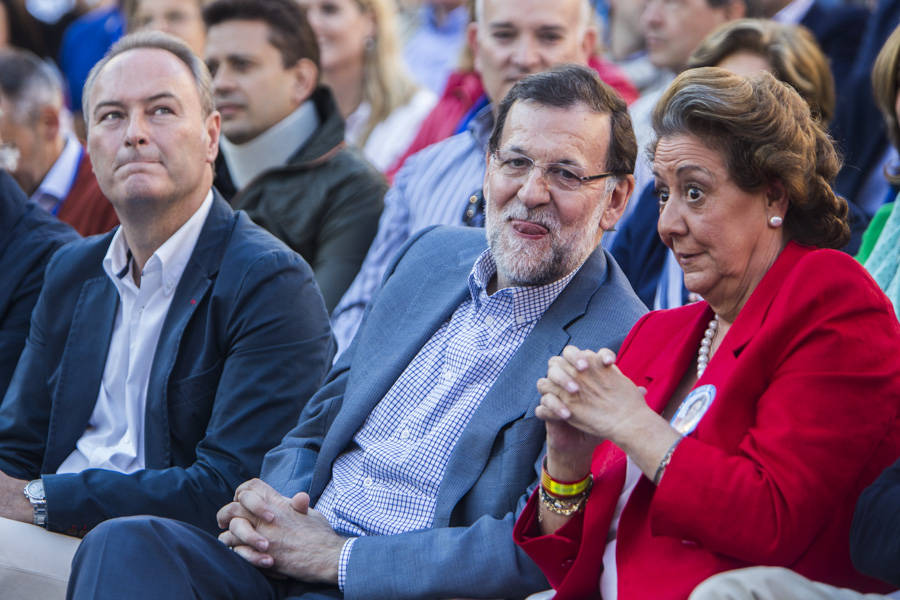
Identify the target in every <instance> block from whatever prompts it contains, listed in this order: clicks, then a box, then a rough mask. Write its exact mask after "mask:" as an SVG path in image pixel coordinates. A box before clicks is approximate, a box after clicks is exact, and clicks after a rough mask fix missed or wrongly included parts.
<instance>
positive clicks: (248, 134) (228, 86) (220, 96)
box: [206, 20, 305, 144]
mask: <svg viewBox="0 0 900 600" xmlns="http://www.w3.org/2000/svg"><path fill="white" fill-rule="evenodd" d="M206 65H207V66H208V67H209V72H210V74H211V75H212V79H213V94H214V96H215V101H216V109H217V110H218V111H219V112H220V113H221V115H222V133H223V134H224V135H225V137H227V138H228V141H230V142H233V143H235V144H244V143H247V142H249V141H250V140H252V139H254V138H255V137H256V136H258V135H259V134H261V133H263V132H264V131H266V130H268V129H269V128H270V127H271V126H272V125H274V124H276V123H278V122H279V121H281V120H282V119H284V118H285V117H287V116H288V115H289V114H291V113H292V112H293V111H294V110H296V108H297V107H298V106H300V104H301V103H302V102H303V100H305V98H303V99H301V98H298V97H297V89H296V83H297V79H296V77H295V76H294V74H293V73H294V68H293V67H285V66H284V62H283V59H282V56H281V52H280V51H279V50H278V48H276V47H275V46H273V45H272V44H271V43H270V42H269V26H268V25H267V24H266V23H264V22H263V21H245V20H233V21H225V22H223V23H219V24H218V25H213V26H212V27H210V28H209V36H208V39H207V43H206Z"/></svg>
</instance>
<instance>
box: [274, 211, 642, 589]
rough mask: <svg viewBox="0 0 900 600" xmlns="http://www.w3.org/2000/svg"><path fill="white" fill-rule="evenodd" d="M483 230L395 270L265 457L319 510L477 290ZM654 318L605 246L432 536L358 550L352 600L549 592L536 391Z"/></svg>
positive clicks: (538, 330)
mask: <svg viewBox="0 0 900 600" xmlns="http://www.w3.org/2000/svg"><path fill="white" fill-rule="evenodd" d="M485 247H486V241H485V234H484V230H483V229H472V228H460V227H438V228H432V229H426V230H423V231H422V232H420V233H419V234H418V235H416V236H413V238H412V239H411V240H410V241H409V242H407V244H406V245H405V246H404V248H403V249H402V250H401V251H400V252H399V254H398V256H397V257H396V258H395V259H394V260H395V262H394V264H393V265H392V266H391V267H389V268H388V270H387V275H386V280H385V283H384V285H383V287H382V288H381V290H380V291H379V293H378V294H377V295H376V296H375V298H374V300H373V302H372V303H371V304H370V306H369V308H368V309H367V310H368V312H367V316H366V317H365V318H364V320H363V323H362V326H361V327H360V330H359V332H358V334H357V335H356V337H355V338H354V340H353V342H352V343H351V344H350V346H349V348H348V349H347V350H346V351H345V352H344V353H343V354H342V355H341V357H340V358H339V359H338V361H337V362H336V364H335V365H334V367H333V368H332V370H331V372H330V373H329V375H328V378H327V380H326V383H325V384H324V385H323V386H322V389H320V390H319V392H318V393H317V394H316V395H315V396H314V397H313V398H312V399H311V400H310V401H309V403H308V404H307V405H306V408H305V409H304V411H303V413H302V414H301V416H300V421H299V423H298V425H297V427H296V428H295V429H294V430H293V431H291V432H290V433H288V435H287V436H285V438H284V440H283V441H282V443H281V445H279V446H278V447H277V448H275V449H273V450H272V451H271V452H269V453H268V454H267V455H266V459H265V462H264V464H263V475H262V476H263V479H265V480H266V481H267V482H269V483H270V484H271V485H273V486H274V487H275V488H276V489H277V490H279V491H280V492H281V493H282V494H285V495H288V496H290V495H293V494H295V493H296V492H298V491H303V490H306V491H308V492H309V493H310V496H311V497H312V499H313V502H315V501H316V500H317V499H318V498H319V496H320V495H321V494H322V492H323V491H324V489H325V486H326V485H327V484H328V482H329V481H330V479H331V472H332V466H333V464H334V461H335V459H337V457H338V456H339V455H340V454H341V453H342V452H344V451H345V450H347V449H348V448H350V447H351V446H352V444H353V436H354V435H355V434H356V432H357V431H358V430H359V429H360V427H361V426H362V425H363V423H364V422H365V420H366V418H367V416H368V415H369V413H370V412H371V410H372V408H373V407H374V406H375V405H376V404H377V403H378V402H379V401H380V400H381V399H382V397H383V396H384V395H385V393H386V392H387V391H388V389H390V387H391V386H392V385H393V384H394V382H395V381H396V380H397V377H398V376H399V375H400V374H401V373H402V372H403V370H404V369H405V368H406V367H407V365H408V364H409V363H410V362H411V361H412V359H413V358H414V357H415V355H416V354H417V353H418V352H419V350H420V349H421V348H422V346H424V345H425V343H426V342H427V341H428V339H429V338H430V337H431V336H432V335H433V334H434V332H435V331H437V329H438V328H439V327H440V326H441V324H442V323H444V322H445V321H446V320H447V319H449V318H450V316H451V315H452V314H453V311H454V310H456V308H457V307H459V305H460V304H461V303H462V302H463V300H464V299H465V298H466V296H467V294H469V291H468V286H467V281H468V275H469V272H470V271H471V270H472V265H473V264H474V263H475V259H476V258H477V257H478V255H479V254H480V253H481V252H482V251H483V250H484V248H485ZM644 312H645V309H644V307H643V306H642V305H641V302H640V300H638V298H637V297H636V296H635V295H634V292H633V291H632V290H631V288H630V286H629V285H628V282H627V281H626V280H625V277H624V275H623V274H622V271H621V270H620V269H619V267H618V266H617V265H616V263H615V261H614V260H613V259H612V257H610V256H609V255H608V254H607V253H605V252H604V251H603V250H602V249H599V248H598V249H597V250H596V251H595V252H594V253H593V254H592V255H591V256H590V257H589V258H588V260H587V261H586V262H585V264H584V265H583V266H582V268H581V269H580V270H579V271H578V273H577V274H576V275H575V276H574V277H573V278H572V280H571V281H570V282H569V285H568V286H566V289H565V290H563V292H562V293H561V294H560V295H559V296H558V297H557V299H556V300H555V301H554V302H553V304H552V305H551V306H550V307H549V308H548V309H547V311H546V312H545V313H544V315H543V316H542V317H541V319H540V320H539V321H538V323H537V325H535V327H534V329H533V330H532V331H531V333H530V334H529V335H528V337H527V338H526V339H525V341H524V342H523V343H522V345H521V346H520V347H519V349H518V351H517V352H516V353H515V355H514V356H513V357H512V359H511V360H510V362H509V364H508V365H507V366H506V368H505V369H504V370H503V372H502V373H501V374H500V376H499V377H498V378H497V380H496V381H495V382H494V384H493V386H492V387H491V390H490V391H489V392H488V394H487V396H486V397H485V398H484V400H483V401H482V403H481V405H480V407H479V408H478V410H477V411H476V412H475V414H474V415H473V416H472V419H471V420H470V422H469V423H468V424H467V425H466V427H465V429H464V431H463V433H462V436H461V437H460V439H459V441H458V442H457V444H456V446H455V447H454V448H453V452H452V455H451V457H450V460H449V463H448V464H447V471H446V473H445V476H444V480H443V483H442V485H441V488H440V492H439V493H438V499H437V505H436V507H435V515H434V520H433V522H432V527H433V528H432V529H427V530H423V531H415V532H409V533H403V534H400V535H390V536H365V537H360V538H358V539H357V540H356V542H355V543H354V545H353V551H352V552H351V554H350V562H349V567H348V571H347V580H346V582H345V586H344V597H345V598H394V599H401V598H411V599H412V598H449V597H458V596H463V597H493V598H497V597H518V596H524V595H527V594H528V593H531V592H535V591H538V590H540V589H546V588H547V587H548V584H547V581H546V579H545V578H544V576H543V574H542V573H541V572H540V570H539V569H538V568H537V566H536V565H535V564H534V563H533V562H532V561H531V559H529V558H528V557H527V555H525V554H524V553H523V552H522V551H521V550H519V549H518V548H517V547H516V545H515V544H514V543H513V540H512V530H513V524H514V521H515V515H516V514H517V513H518V511H520V510H521V509H522V507H523V506H524V505H525V501H526V499H527V496H526V489H527V488H529V486H534V485H536V481H537V475H538V473H539V470H540V466H539V463H538V459H539V456H540V455H541V453H542V449H543V445H544V440H545V430H544V425H543V421H541V420H539V419H538V418H537V417H535V416H534V409H535V407H536V406H537V404H538V402H539V399H540V397H539V395H538V392H537V388H536V382H537V380H538V378H539V377H543V376H544V375H546V373H547V360H548V359H549V358H550V357H551V356H553V355H556V354H559V353H560V352H561V351H562V350H563V348H564V347H565V346H566V345H567V344H575V345H577V346H580V347H590V348H599V347H602V346H607V347H611V348H615V349H618V347H619V345H620V344H621V342H622V340H623V339H624V336H625V335H626V334H627V332H628V331H629V330H630V329H631V326H632V325H633V324H634V323H635V321H636V320H637V319H638V318H639V317H640V316H641V314H642V313H644Z"/></svg>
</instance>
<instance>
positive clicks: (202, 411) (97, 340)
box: [0, 193, 334, 533]
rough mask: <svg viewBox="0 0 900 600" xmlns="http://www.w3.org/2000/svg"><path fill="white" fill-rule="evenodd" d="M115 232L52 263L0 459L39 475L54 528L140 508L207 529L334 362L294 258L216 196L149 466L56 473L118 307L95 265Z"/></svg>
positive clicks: (77, 433) (1, 430)
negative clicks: (130, 470)
mask: <svg viewBox="0 0 900 600" xmlns="http://www.w3.org/2000/svg"><path fill="white" fill-rule="evenodd" d="M112 236H113V233H112V232H110V233H109V234H105V235H102V236H94V237H91V238H87V239H85V240H83V241H80V242H76V243H72V244H70V245H68V246H66V247H65V248H64V249H62V250H61V251H59V252H57V253H56V255H55V256H54V257H53V259H52V260H51V261H50V264H49V265H48V267H47V276H46V281H45V284H44V289H43V291H42V292H41V295H40V298H39V300H38V303H37V306H36V307H35V310H34V313H33V315H32V321H31V331H30V333H29V336H28V340H27V343H26V346H25V350H24V352H23V353H22V358H21V360H20V361H19V365H18V367H17V368H16V372H15V374H14V376H13V380H12V383H11V384H10V387H9V390H8V391H7V394H6V397H5V398H4V400H3V404H2V405H0V470H2V471H4V472H5V473H7V474H8V475H11V476H13V477H17V478H20V479H31V478H35V477H38V476H40V475H42V476H43V480H44V489H45V491H46V495H47V510H48V522H49V528H50V529H51V530H53V531H62V532H68V533H82V532H85V531H86V530H88V529H90V528H91V527H93V526H94V525H96V524H98V523H100V522H101V521H103V520H105V519H110V518H113V517H119V516H125V515H136V514H149V515H160V516H165V517H171V518H175V519H180V520H183V521H187V522H189V523H192V524H194V525H197V526H199V527H202V528H203V529H206V530H207V531H210V532H214V531H217V527H216V522H215V513H216V511H217V510H218V509H219V508H221V507H222V506H223V505H224V504H226V503H227V502H229V501H230V500H231V498H232V494H233V490H234V488H235V487H236V486H237V485H239V484H240V483H241V482H243V481H246V480H247V479H249V478H251V477H254V476H255V475H257V474H258V473H259V469H260V465H261V462H262V457H263V455H264V454H265V452H266V450H268V449H269V448H271V447H272V446H274V445H275V444H276V443H277V442H278V440H280V439H281V437H282V436H283V435H284V433H285V432H286V431H287V430H288V428H289V427H290V426H291V425H292V424H293V423H294V422H296V419H297V415H298V414H299V413H300V410H301V408H302V407H303V405H304V404H305V403H306V400H307V399H308V398H309V397H310V396H311V395H312V393H313V392H314V391H315V390H316V389H317V388H318V386H319V383H320V382H321V380H322V377H323V376H324V374H325V372H326V371H327V368H328V366H329V365H330V362H331V356H332V354H333V347H334V344H333V341H332V338H331V330H330V327H329V325H328V315H327V314H326V312H325V306H324V303H323V301H322V297H321V294H319V290H318V287H316V284H315V282H314V280H313V276H312V271H311V270H310V268H309V266H308V265H307V264H306V263H305V262H304V261H303V259H302V258H300V256H299V255H297V254H296V253H294V252H293V251H291V250H289V249H288V248H287V247H286V246H285V245H284V244H282V243H281V242H280V241H278V240H277V239H275V238H274V237H273V236H271V235H270V234H269V233H267V232H266V231H265V230H263V229H262V228H260V227H258V226H257V225H254V224H253V223H252V222H251V221H250V219H249V218H247V216H246V215H245V214H243V213H242V212H237V213H236V212H234V211H232V209H231V208H230V207H229V206H228V203H226V202H225V201H224V200H223V199H222V198H221V197H220V196H219V195H218V193H216V194H215V200H214V202H213V206H212V208H211V210H210V213H209V216H208V217H207V219H206V222H205V224H204V225H203V229H202V231H201V233H200V237H199V239H198V241H197V245H196V246H195V248H194V251H193V254H192V255H191V258H190V260H189V262H188V264H187V266H186V267H185V270H184V274H183V275H182V276H181V280H180V281H179V283H178V286H177V288H176V290H175V292H174V296H173V299H172V304H171V306H170V308H169V312H168V314H167V315H166V318H165V321H164V323H163V328H162V332H161V334H160V338H159V343H158V345H157V349H156V354H155V356H154V359H153V365H152V367H151V371H150V380H149V383H148V386H147V408H146V417H145V422H144V436H145V446H144V450H145V464H146V468H145V469H144V470H141V471H138V472H135V473H132V474H128V475H126V474H123V473H118V472H114V471H108V470H104V469H88V470H85V471H83V472H81V473H77V474H61V475H57V474H55V473H56V470H57V469H58V468H59V466H60V464H61V463H62V462H63V460H65V458H66V457H67V456H68V455H69V454H70V453H71V452H72V450H73V449H74V448H75V444H76V442H77V441H78V439H79V438H80V437H81V436H82V434H83V433H84V431H85V428H86V427H87V425H88V422H89V419H90V417H91V414H92V412H93V410H94V405H95V403H96V400H97V395H98V391H99V386H100V383H101V378H102V375H103V370H104V366H105V364H106V355H107V351H108V348H109V343H110V337H111V335H112V330H113V325H114V320H115V315H116V310H117V306H118V302H119V298H118V293H117V291H116V288H115V286H114V285H113V283H112V282H111V281H110V280H109V277H108V276H107V275H106V273H105V272H104V271H103V267H102V261H103V257H104V255H105V254H106V251H107V248H108V247H109V244H110V241H111V240H112Z"/></svg>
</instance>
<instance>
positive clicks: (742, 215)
mask: <svg viewBox="0 0 900 600" xmlns="http://www.w3.org/2000/svg"><path fill="white" fill-rule="evenodd" d="M653 126H654V130H655V133H656V136H657V142H656V144H655V150H654V163H653V165H654V176H655V178H656V185H657V193H658V196H659V204H660V218H659V234H660V236H661V237H662V239H663V241H664V243H665V244H666V246H668V247H669V248H671V249H672V250H673V251H674V252H675V255H676V256H677V258H678V261H679V264H680V265H681V267H682V269H683V270H684V273H685V284H686V285H687V288H688V289H689V290H690V291H692V292H695V293H697V294H699V295H700V296H701V297H702V298H703V300H702V301H700V302H697V303H694V304H691V305H688V306H684V307H681V308H676V309H673V310H665V311H656V312H652V313H649V314H648V315H647V316H646V317H645V318H643V319H642V320H641V321H639V322H638V323H637V324H636V325H635V326H634V328H633V329H632V330H631V332H630V333H629V335H628V337H627V338H626V340H625V343H624V344H623V345H622V347H621V349H620V352H619V354H618V356H616V355H615V354H614V353H613V352H612V351H610V350H608V349H601V350H599V351H598V352H592V351H588V350H580V349H578V348H575V347H568V348H566V349H565V350H564V351H563V353H562V355H561V356H559V357H554V358H552V359H551V360H550V364H549V368H548V372H547V376H546V377H545V378H542V379H540V380H539V381H538V389H539V391H540V392H541V393H542V398H541V405H540V406H539V407H538V408H537V411H536V413H537V416H538V417H540V418H541V419H544V420H545V421H546V424H547V456H546V461H545V463H544V475H543V479H542V485H540V486H538V489H537V490H536V492H535V494H534V495H533V496H532V498H531V499H530V501H529V503H528V504H527V505H526V507H525V509H524V511H523V512H522V513H521V515H520V517H519V519H518V522H517V524H516V529H515V533H514V535H515V538H516V542H517V543H518V544H519V545H520V546H521V547H522V548H523V549H524V550H525V551H526V552H527V553H528V554H529V556H531V557H532V558H533V559H534V560H535V561H536V562H537V563H538V565H539V566H540V567H541V569H542V570H543V572H544V574H545V575H546V576H547V578H548V580H549V581H550V583H551V585H552V586H553V587H554V588H555V589H556V590H557V595H556V598H557V599H559V600H564V599H566V598H588V597H602V598H604V600H611V599H613V598H618V599H620V600H628V599H645V598H654V599H658V600H666V599H676V598H686V597H687V596H688V595H689V594H690V593H691V591H692V590H693V589H694V587H696V586H697V585H698V584H699V583H700V582H702V581H703V580H705V579H706V578H708V577H709V576H711V575H713V574H715V573H719V572H722V571H727V570H731V569H736V568H740V567H746V566H752V565H777V566H784V567H788V568H790V569H792V570H794V571H796V572H797V573H800V574H802V575H804V576H806V577H809V578H811V579H815V580H819V581H822V582H826V583H829V584H832V585H838V586H843V587H851V588H855V589H859V590H863V591H879V590H884V589H885V587H884V584H883V583H881V582H879V581H877V580H875V579H872V578H869V577H865V576H863V575H861V574H859V573H858V572H857V571H856V570H855V569H854V568H853V565H852V563H851V560H850V552H849V543H848V540H849V532H850V523H851V519H852V516H853V510H854V506H855V503H856V500H857V498H858V497H859V495H860V493H861V492H862V490H863V489H864V488H865V487H866V486H867V485H868V484H869V483H871V482H872V481H873V480H874V479H875V478H876V477H877V476H878V474H879V473H881V471H882V470H883V469H884V468H885V467H887V466H888V465H890V464H891V463H892V462H893V461H894V459H895V458H896V457H897V455H898V454H900V427H898V424H900V423H898V411H900V364H898V363H897V360H896V356H897V353H898V351H900V324H898V321H897V319H896V318H895V317H894V315H893V309H892V308H891V304H890V302H889V301H888V299H887V298H886V297H885V296H884V294H883V293H882V292H881V291H880V290H879V289H878V287H877V286H876V284H875V282H874V281H873V280H872V279H871V277H869V276H868V274H867V273H866V272H865V271H864V270H863V269H862V267H861V266H860V265H859V264H858V263H856V262H855V261H854V260H853V259H851V258H850V257H849V256H847V255H845V254H842V253H840V252H837V251H834V250H830V248H835V247H840V246H841V245H842V244H843V243H844V242H845V241H846V238H847V237H848V235H849V228H848V225H847V222H846V215H847V206H846V202H845V201H844V200H842V199H840V198H838V197H837V196H835V194H834V192H833V191H832V190H831V188H830V186H829V185H828V183H827V182H828V181H830V180H831V179H832V178H833V177H834V175H835V173H836V172H837V170H838V168H839V165H840V161H839V159H838V158H837V155H836V153H835V151H834V148H833V146H832V144H831V142H830V140H829V138H828V137H827V135H826V133H825V132H824V130H823V129H822V128H821V126H820V125H819V124H818V123H817V122H815V121H814V120H813V119H812V118H811V117H810V112H809V108H808V106H807V105H806V103H805V102H804V101H803V100H802V99H801V98H800V96H799V95H798V94H797V93H796V92H795V91H794V90H793V89H792V88H790V87H788V86H786V85H784V84H782V83H780V82H778V81H777V80H776V79H775V78H774V77H772V76H771V75H770V74H768V73H761V74H758V75H753V76H750V77H749V78H743V77H740V76H737V75H733V74H731V73H729V72H727V71H724V70H722V69H717V68H700V69H692V70H689V71H685V72H684V73H682V74H681V75H680V76H679V77H678V78H676V80H675V81H674V82H673V83H672V85H671V86H670V87H669V88H668V90H667V91H666V92H665V93H664V94H663V97H662V99H661V100H660V103H659V105H658V106H657V109H656V111H655V112H654V115H653Z"/></svg>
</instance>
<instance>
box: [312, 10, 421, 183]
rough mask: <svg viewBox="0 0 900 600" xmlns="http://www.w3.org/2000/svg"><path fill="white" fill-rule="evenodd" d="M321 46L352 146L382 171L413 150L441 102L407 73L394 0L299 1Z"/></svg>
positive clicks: (329, 83)
mask: <svg viewBox="0 0 900 600" xmlns="http://www.w3.org/2000/svg"><path fill="white" fill-rule="evenodd" d="M298 2H299V4H300V5H301V6H304V7H306V9H307V18H308V19H309V22H310V25H312V28H313V30H314V31H315V32H316V37H317V38H318V41H319V52H320V60H321V65H322V82H323V83H324V84H326V85H327V86H329V87H330V88H331V90H332V92H334V96H335V98H336V100H337V103H338V108H339V110H340V112H341V116H343V117H344V119H345V120H346V122H347V133H346V138H347V141H348V142H350V143H351V144H354V145H356V146H358V147H359V148H361V149H362V151H363V154H365V156H366V158H367V159H368V160H369V161H370V162H371V163H372V164H374V165H375V166H376V167H377V168H378V169H379V170H381V171H384V170H385V169H387V167H389V166H390V165H391V164H392V163H393V162H394V161H395V160H396V159H397V158H398V157H399V156H400V155H401V154H402V153H403V151H405V150H406V148H407V147H408V146H409V144H410V142H412V139H413V137H414V136H415V134H416V132H417V131H418V129H419V125H420V124H421V122H422V120H423V119H424V118H425V117H426V116H427V115H428V112H429V111H430V110H431V108H432V107H433V106H434V104H435V102H436V101H437V98H436V97H435V96H434V94H433V93H432V92H430V91H427V90H423V89H420V88H418V87H417V86H416V84H415V83H414V82H413V80H412V79H411V78H410V76H409V75H408V74H407V71H406V66H405V65H404V63H403V59H402V58H401V55H400V43H399V39H398V38H397V33H396V16H397V15H396V8H395V5H394V2H393V0H298Z"/></svg>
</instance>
